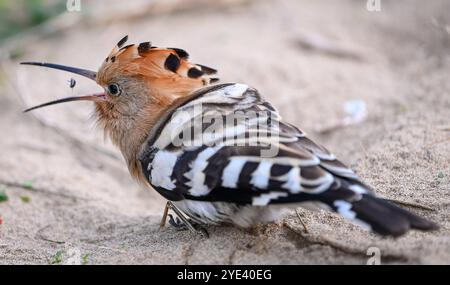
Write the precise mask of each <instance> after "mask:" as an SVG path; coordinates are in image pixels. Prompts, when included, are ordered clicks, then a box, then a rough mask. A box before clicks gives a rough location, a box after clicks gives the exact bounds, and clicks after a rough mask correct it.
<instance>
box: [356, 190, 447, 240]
mask: <svg viewBox="0 0 450 285" xmlns="http://www.w3.org/2000/svg"><path fill="white" fill-rule="evenodd" d="M351 204H352V208H351V210H352V211H354V212H355V213H356V218H357V219H359V220H361V221H363V222H365V223H367V224H369V225H370V226H371V228H372V230H373V231H374V232H376V233H378V234H381V235H389V236H395V237H397V236H401V235H403V234H405V233H406V232H407V231H408V230H410V229H418V230H422V231H431V230H436V229H438V226H437V225H436V224H435V223H433V222H430V221H428V220H426V219H424V218H421V217H419V216H417V215H415V214H413V213H411V212H409V211H407V210H404V209H402V208H400V207H398V206H396V205H394V204H392V203H390V202H387V201H385V200H382V199H379V198H376V197H374V196H372V195H366V194H364V195H362V198H361V199H360V200H358V201H354V202H352V203H351Z"/></svg>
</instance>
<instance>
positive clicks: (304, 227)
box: [295, 209, 309, 234]
mask: <svg viewBox="0 0 450 285" xmlns="http://www.w3.org/2000/svg"><path fill="white" fill-rule="evenodd" d="M295 213H296V214H297V217H298V219H299V220H300V223H302V225H303V229H304V230H305V233H307V234H309V230H308V227H307V226H306V224H305V223H304V222H303V219H302V217H301V216H300V213H299V212H298V209H295Z"/></svg>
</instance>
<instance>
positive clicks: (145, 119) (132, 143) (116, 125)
mask: <svg viewBox="0 0 450 285" xmlns="http://www.w3.org/2000/svg"><path fill="white" fill-rule="evenodd" d="M168 103H171V102H166V103H165V104H163V105H157V104H149V105H148V106H146V107H145V108H143V109H142V110H141V111H139V112H138V113H136V114H134V115H133V116H118V117H112V116H110V117H109V118H106V117H105V116H104V115H103V114H101V111H100V112H98V113H100V114H99V122H100V123H101V125H102V126H103V128H104V130H105V134H106V135H107V136H108V137H109V138H110V139H111V141H112V142H113V144H114V145H116V146H117V147H119V149H120V151H121V152H122V155H123V157H124V158H125V160H126V162H127V166H128V169H129V171H130V173H131V175H132V176H133V177H135V178H137V179H138V180H142V177H140V176H141V175H142V174H141V173H142V171H140V170H141V169H140V167H141V166H140V163H139V161H138V155H139V153H140V151H141V148H142V146H143V144H144V143H145V141H146V139H147V137H148V135H149V133H150V130H151V129H152V128H153V126H154V125H155V124H156V122H157V121H158V119H159V117H160V116H161V114H163V113H164V112H165V111H166V109H167V108H168V106H169V105H170V104H168ZM97 111H98V108H97Z"/></svg>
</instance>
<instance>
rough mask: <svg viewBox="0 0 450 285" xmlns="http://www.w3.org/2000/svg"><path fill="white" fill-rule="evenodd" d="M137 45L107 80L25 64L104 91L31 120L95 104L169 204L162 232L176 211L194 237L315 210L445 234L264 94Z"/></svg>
mask: <svg viewBox="0 0 450 285" xmlns="http://www.w3.org/2000/svg"><path fill="white" fill-rule="evenodd" d="M127 39H128V37H124V38H123V39H122V40H120V41H119V42H118V44H117V45H116V46H115V47H114V49H113V50H112V51H111V53H110V54H109V55H108V57H106V59H105V60H104V61H103V64H102V65H101V66H100V68H99V70H98V72H94V71H89V70H85V69H80V68H74V67H68V66H64V65H58V64H51V63H40V62H23V63H22V64H28V65H37V66H43V67H48V68H54V69H59V70H63V71H67V72H71V73H75V74H78V75H81V76H84V77H87V78H89V79H91V80H94V81H95V82H96V83H97V84H98V85H100V86H101V87H102V88H103V90H104V91H103V92H100V93H96V94H91V95H86V96H77V97H69V98H64V99H59V100H56V101H51V102H48V103H45V104H41V105H38V106H35V107H32V108H29V109H27V110H26V111H31V110H34V109H37V108H41V107H44V106H49V105H53V104H57V103H62V102H69V101H80V100H84V101H92V102H94V104H95V113H96V116H97V118H98V122H99V125H100V126H101V127H103V129H104V131H105V133H106V134H107V135H108V136H109V137H110V138H111V140H112V142H113V143H114V144H115V145H116V146H118V148H119V149H120V151H121V152H122V154H123V157H124V158H125V161H126V163H127V166H128V169H129V171H130V173H131V175H132V176H133V177H134V178H136V179H137V180H138V181H140V182H142V183H144V184H146V185H148V186H152V187H153V188H154V189H155V190H156V191H158V192H159V193H160V194H161V195H162V196H163V197H164V198H166V199H167V200H168V204H167V207H166V211H165V213H164V215H163V216H164V218H163V222H162V223H164V222H165V219H166V217H167V210H168V209H172V210H174V211H175V212H176V214H177V215H178V217H179V218H180V219H181V220H182V221H183V223H184V224H185V226H187V227H188V228H189V229H191V230H197V227H196V226H195V225H205V224H206V225H208V224H209V225H220V224H232V225H236V226H238V227H242V228H247V227H251V226H254V225H256V224H261V223H270V222H273V221H276V220H277V219H278V218H279V215H280V213H282V212H283V209H290V208H297V207H299V206H303V205H309V207H311V205H312V206H313V207H320V208H326V209H329V210H332V211H335V212H337V213H338V214H340V215H342V216H343V217H344V218H346V219H348V220H350V221H352V222H354V223H356V224H358V225H360V226H362V227H363V228H366V229H370V230H372V231H373V232H375V233H378V234H380V235H388V236H400V235H402V234H404V233H406V232H407V231H408V230H410V229H417V230H422V231H429V230H434V229H437V225H436V224H435V223H433V222H430V221H428V220H426V219H424V218H421V217H419V216H417V215H416V214H413V213H411V212H409V211H407V210H404V209H402V208H400V207H398V206H396V205H394V204H391V203H390V202H388V201H386V200H385V199H381V198H377V197H376V196H375V195H374V193H373V191H372V190H371V188H370V187H369V186H368V185H366V184H365V183H364V182H363V181H362V180H361V179H360V178H359V177H358V176H357V175H356V174H355V172H353V171H352V170H351V169H350V168H348V167H347V166H345V165H344V164H343V163H342V162H340V161H339V160H338V159H337V158H336V157H335V156H334V155H333V154H332V153H330V152H329V151H328V150H327V149H325V148H324V147H323V146H321V145H319V144H316V143H315V142H313V141H312V140H310V139H309V138H308V137H307V136H306V135H305V133H304V132H303V131H301V130H300V129H298V128H297V127H295V126H293V125H291V124H289V123H287V122H285V121H283V120H282V118H281V116H280V115H279V113H278V111H277V110H276V109H275V108H274V107H273V106H272V105H271V104H270V103H269V102H267V101H266V100H264V98H263V97H262V96H261V95H260V94H259V92H258V91H257V90H256V89H254V88H252V87H249V86H247V85H245V84H238V83H226V84H215V85H214V84H213V83H215V82H216V81H217V80H218V79H217V78H215V77H213V75H214V74H215V73H216V70H214V69H212V68H210V67H207V66H204V65H200V64H194V63H191V62H190V61H189V60H188V53H187V52H186V51H184V50H182V49H178V48H158V47H155V46H152V45H151V44H150V42H144V43H140V44H139V45H137V44H130V45H125V43H126V41H127ZM237 114H238V115H237ZM229 118H232V120H229ZM229 121H231V123H230V122H229ZM224 122H226V123H224ZM186 216H187V217H186ZM171 221H172V224H174V225H180V224H181V222H180V220H179V219H177V221H176V222H175V221H174V220H173V219H171Z"/></svg>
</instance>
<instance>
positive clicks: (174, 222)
mask: <svg viewBox="0 0 450 285" xmlns="http://www.w3.org/2000/svg"><path fill="white" fill-rule="evenodd" d="M169 210H173V211H174V212H175V214H176V215H177V217H176V218H174V217H173V216H172V215H171V214H168V212H169ZM167 217H169V224H170V225H171V226H173V227H174V228H175V229H177V230H179V231H185V230H189V231H191V232H192V233H195V234H200V235H202V236H204V237H206V238H208V237H209V233H208V231H207V230H206V229H205V228H204V227H202V226H201V225H200V224H198V223H195V222H193V221H192V220H190V219H188V218H186V217H185V216H184V214H183V213H182V212H181V211H180V210H179V209H178V208H177V207H176V206H175V205H174V204H173V203H172V202H170V201H168V202H167V204H166V208H165V209H164V214H163V218H162V220H161V224H160V228H162V227H164V225H165V224H166V220H167Z"/></svg>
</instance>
